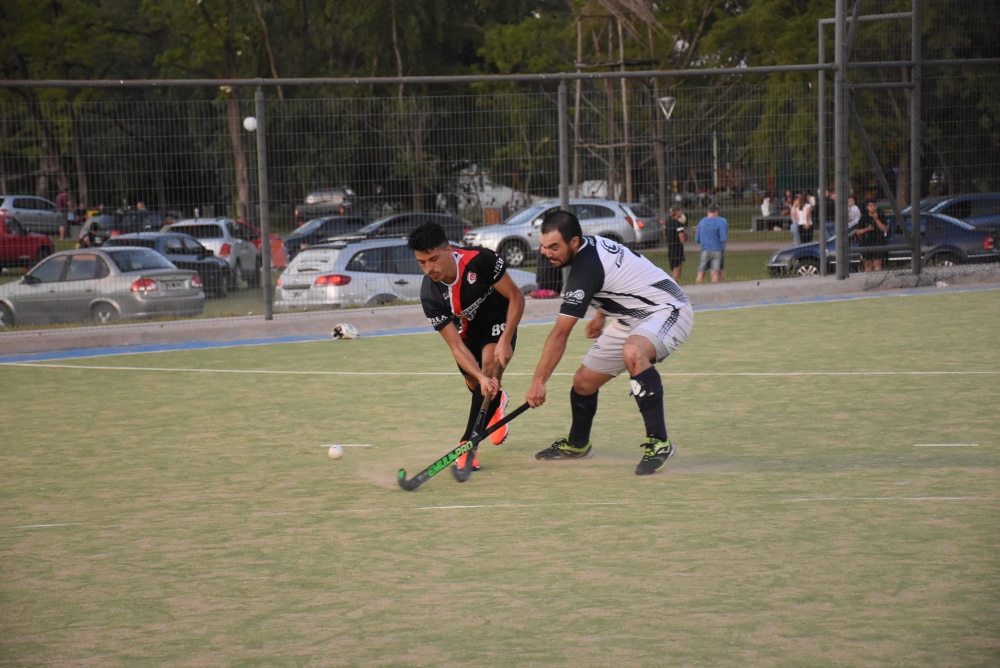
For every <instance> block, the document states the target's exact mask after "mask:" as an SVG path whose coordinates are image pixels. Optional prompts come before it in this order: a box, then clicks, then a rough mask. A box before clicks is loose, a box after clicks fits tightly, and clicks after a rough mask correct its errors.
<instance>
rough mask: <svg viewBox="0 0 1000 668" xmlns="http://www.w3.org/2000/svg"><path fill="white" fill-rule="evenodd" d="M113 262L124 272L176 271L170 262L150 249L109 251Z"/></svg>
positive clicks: (117, 249)
mask: <svg viewBox="0 0 1000 668" xmlns="http://www.w3.org/2000/svg"><path fill="white" fill-rule="evenodd" d="M108 255H110V256H111V260H112V262H114V263H115V265H117V266H118V269H120V270H121V271H124V272H129V271H147V270H149V269H175V268H176V267H174V265H173V264H171V262H170V260H168V259H167V258H165V257H163V256H162V255H160V254H159V253H157V252H156V251H154V250H149V249H148V248H135V247H133V248H120V249H119V248H116V249H114V250H109V251H108Z"/></svg>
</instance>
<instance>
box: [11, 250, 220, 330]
mask: <svg viewBox="0 0 1000 668" xmlns="http://www.w3.org/2000/svg"><path fill="white" fill-rule="evenodd" d="M204 307H205V293H204V292H203V291H202V285H201V279H200V278H198V274H197V273H196V272H193V271H188V270H186V269H178V268H177V267H175V266H174V265H173V264H171V263H170V260H168V259H167V258H165V257H163V256H162V255H160V254H159V253H157V252H156V251H154V250H150V249H149V248H137V247H132V246H127V247H123V248H109V249H104V248H87V249H80V250H71V251H62V252H61V253H55V254H53V255H50V256H49V257H47V258H46V259H44V260H43V261H42V262H40V263H38V264H37V265H36V266H35V267H34V268H33V269H32V270H31V271H29V272H28V273H27V274H25V275H24V277H23V278H21V280H19V281H17V282H16V283H6V284H4V285H0V328H5V327H12V326H14V325H44V324H54V323H72V322H86V321H92V322H98V323H105V322H112V321H115V320H136V319H143V318H153V317H159V316H196V315H201V312H202V310H203V309H204Z"/></svg>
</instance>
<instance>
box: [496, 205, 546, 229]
mask: <svg viewBox="0 0 1000 668" xmlns="http://www.w3.org/2000/svg"><path fill="white" fill-rule="evenodd" d="M550 206H551V204H535V205H534V206H529V207H528V208H527V209H522V210H521V211H518V212H517V213H515V214H514V215H513V216H511V217H510V218H508V219H507V220H505V221H503V224H504V225H520V224H521V223H529V222H531V221H532V220H534V219H535V218H537V217H538V216H540V215H541V214H542V212H543V211H545V210H546V209H547V208H549V207H550Z"/></svg>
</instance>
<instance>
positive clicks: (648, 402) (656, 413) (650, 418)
mask: <svg viewBox="0 0 1000 668" xmlns="http://www.w3.org/2000/svg"><path fill="white" fill-rule="evenodd" d="M632 396H633V397H635V403H637V404H638V405H639V413H641V414H642V421H643V422H644V423H645V425H646V436H647V437H649V438H655V439H656V440H658V441H665V440H667V422H666V419H665V418H664V416H663V381H662V380H660V372H659V371H657V370H656V367H654V366H651V367H649V368H648V369H646V370H645V371H643V372H642V373H640V374H639V375H638V376H632Z"/></svg>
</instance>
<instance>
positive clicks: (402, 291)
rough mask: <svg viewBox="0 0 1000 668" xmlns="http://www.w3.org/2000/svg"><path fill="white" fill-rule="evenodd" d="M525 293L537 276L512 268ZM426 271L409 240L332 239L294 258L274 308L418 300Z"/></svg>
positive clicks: (304, 308)
mask: <svg viewBox="0 0 1000 668" xmlns="http://www.w3.org/2000/svg"><path fill="white" fill-rule="evenodd" d="M507 273H508V274H510V277H511V278H512V279H513V280H514V283H516V284H517V286H518V287H519V288H520V289H521V292H524V293H525V294H527V293H528V292H531V291H532V290H534V289H535V287H536V285H535V276H534V274H531V273H528V272H526V271H521V270H519V269H508V270H507ZM423 280H424V273H423V271H421V269H420V264H419V263H418V262H417V260H416V258H415V257H414V256H413V251H412V250H410V248H409V246H407V245H406V239H377V240H369V241H358V242H355V243H346V242H334V243H328V244H320V245H317V246H310V247H309V248H307V249H306V250H304V251H302V252H300V253H299V254H298V255H296V256H295V259H293V260H292V261H291V262H290V263H289V264H288V266H287V267H286V268H285V271H284V272H282V274H281V276H280V277H279V278H278V284H277V286H276V287H275V290H274V310H275V311H307V310H314V309H329V308H340V307H344V306H376V305H380V304H391V303H393V302H419V301H420V286H421V284H422V283H423Z"/></svg>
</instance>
